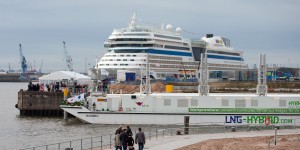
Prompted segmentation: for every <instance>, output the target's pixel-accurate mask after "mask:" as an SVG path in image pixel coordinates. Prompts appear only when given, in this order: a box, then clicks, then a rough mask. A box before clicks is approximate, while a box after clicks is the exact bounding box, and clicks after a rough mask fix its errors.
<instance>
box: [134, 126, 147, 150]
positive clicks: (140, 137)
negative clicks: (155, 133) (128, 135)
mask: <svg viewBox="0 0 300 150" xmlns="http://www.w3.org/2000/svg"><path fill="white" fill-rule="evenodd" d="M135 144H138V145H139V150H143V149H144V145H145V144H146V138H145V134H144V132H142V128H139V132H138V133H137V134H136V135H135Z"/></svg>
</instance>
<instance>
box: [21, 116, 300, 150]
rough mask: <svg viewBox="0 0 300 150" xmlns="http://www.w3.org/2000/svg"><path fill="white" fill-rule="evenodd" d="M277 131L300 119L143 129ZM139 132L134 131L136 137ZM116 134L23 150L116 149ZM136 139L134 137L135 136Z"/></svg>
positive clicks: (162, 133) (162, 132)
mask: <svg viewBox="0 0 300 150" xmlns="http://www.w3.org/2000/svg"><path fill="white" fill-rule="evenodd" d="M275 128H277V129H280V130H282V129H296V128H300V118H297V119H295V120H294V123H293V124H290V123H289V124H288V123H282V124H276V125H265V124H240V123H234V124H226V123H225V122H202V123H198V124H189V126H184V124H176V125H172V127H169V128H149V129H143V132H144V133H145V137H146V139H147V140H157V139H160V138H166V137H170V136H178V135H187V134H210V133H226V132H250V131H261V130H274V129H275ZM137 132H138V130H133V135H135V134H136V133H137ZM114 138H115V134H113V133H112V134H106V135H101V136H94V137H89V138H82V139H77V140H69V141H64V142H59V143H54V144H47V145H41V146H35V147H31V148H25V149H21V150H93V149H94V150H102V149H113V148H114V144H115V143H114ZM133 138H134V136H133Z"/></svg>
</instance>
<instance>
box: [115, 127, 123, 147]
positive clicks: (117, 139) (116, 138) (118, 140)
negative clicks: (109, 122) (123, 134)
mask: <svg viewBox="0 0 300 150" xmlns="http://www.w3.org/2000/svg"><path fill="white" fill-rule="evenodd" d="M115 148H116V150H118V149H120V150H122V148H121V140H120V132H119V131H118V132H117V133H116V135H115Z"/></svg>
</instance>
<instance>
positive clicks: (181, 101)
mask: <svg viewBox="0 0 300 150" xmlns="http://www.w3.org/2000/svg"><path fill="white" fill-rule="evenodd" d="M177 107H188V101H187V100H186V99H178V100H177Z"/></svg>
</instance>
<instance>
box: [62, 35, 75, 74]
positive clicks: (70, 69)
mask: <svg viewBox="0 0 300 150" xmlns="http://www.w3.org/2000/svg"><path fill="white" fill-rule="evenodd" d="M63 44H64V53H65V61H66V63H67V67H68V69H69V71H73V62H72V57H71V55H69V54H68V52H67V47H66V42H65V41H63Z"/></svg>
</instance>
